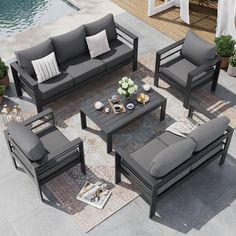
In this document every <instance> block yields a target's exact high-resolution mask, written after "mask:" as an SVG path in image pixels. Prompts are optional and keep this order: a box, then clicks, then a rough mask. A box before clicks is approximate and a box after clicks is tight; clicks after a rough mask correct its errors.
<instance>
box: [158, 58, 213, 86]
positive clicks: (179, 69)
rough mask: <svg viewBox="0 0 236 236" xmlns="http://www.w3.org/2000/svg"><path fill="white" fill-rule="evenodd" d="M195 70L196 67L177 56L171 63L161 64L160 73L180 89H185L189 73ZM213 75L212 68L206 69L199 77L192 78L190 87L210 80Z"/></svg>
mask: <svg viewBox="0 0 236 236" xmlns="http://www.w3.org/2000/svg"><path fill="white" fill-rule="evenodd" d="M196 68H197V66H195V65H194V64H193V63H191V62H190V61H188V60H187V59H185V58H183V57H181V56H178V57H176V58H174V59H172V60H171V61H169V62H167V63H165V64H163V65H162V66H161V68H160V73H162V74H163V75H165V76H166V77H168V78H170V79H172V80H174V81H175V82H176V83H178V84H179V85H181V86H182V87H186V85H187V78H188V74H189V72H191V71H192V70H194V69H196ZM213 75H214V69H213V67H212V68H210V69H208V70H207V71H206V72H203V73H201V74H200V75H198V76H196V77H194V78H193V83H192V85H197V84H199V83H201V82H202V81H204V80H206V79H208V78H211V77H212V76H213Z"/></svg>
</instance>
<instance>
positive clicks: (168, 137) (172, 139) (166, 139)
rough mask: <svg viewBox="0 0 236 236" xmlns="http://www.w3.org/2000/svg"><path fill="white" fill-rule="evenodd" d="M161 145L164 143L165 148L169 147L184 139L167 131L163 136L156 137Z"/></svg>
mask: <svg viewBox="0 0 236 236" xmlns="http://www.w3.org/2000/svg"><path fill="white" fill-rule="evenodd" d="M158 138H159V139H160V140H161V141H162V142H163V143H165V144H166V145H167V146H170V145H172V144H174V143H176V142H179V141H182V140H184V139H185V138H184V137H181V136H179V135H176V134H173V133H171V132H169V131H165V132H164V133H163V134H161V135H160V136H159V137H158Z"/></svg>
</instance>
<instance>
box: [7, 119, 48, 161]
mask: <svg viewBox="0 0 236 236" xmlns="http://www.w3.org/2000/svg"><path fill="white" fill-rule="evenodd" d="M8 130H9V133H10V136H11V138H12V139H13V141H14V142H15V143H16V145H17V146H18V147H19V148H20V149H21V151H22V152H23V153H24V154H25V156H26V157H27V158H28V159H29V160H31V161H37V160H40V159H42V158H43V157H44V156H45V155H46V154H47V151H46V149H45V148H44V146H43V144H42V142H41V141H40V139H39V137H38V136H37V135H36V134H35V133H33V131H32V130H30V129H29V128H28V127H26V126H24V125H23V124H21V123H17V122H15V121H12V122H10V124H9V126H8Z"/></svg>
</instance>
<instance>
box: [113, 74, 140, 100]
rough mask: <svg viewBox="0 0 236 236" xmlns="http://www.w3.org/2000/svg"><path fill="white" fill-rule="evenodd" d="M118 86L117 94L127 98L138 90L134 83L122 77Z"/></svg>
mask: <svg viewBox="0 0 236 236" xmlns="http://www.w3.org/2000/svg"><path fill="white" fill-rule="evenodd" d="M119 85H120V87H119V88H118V90H117V92H118V93H119V94H120V95H124V96H125V97H127V98H128V97H130V96H131V95H132V94H134V93H135V91H137V89H138V85H137V84H135V83H134V81H133V80H132V79H130V78H128V77H123V78H122V79H121V80H120V81H119Z"/></svg>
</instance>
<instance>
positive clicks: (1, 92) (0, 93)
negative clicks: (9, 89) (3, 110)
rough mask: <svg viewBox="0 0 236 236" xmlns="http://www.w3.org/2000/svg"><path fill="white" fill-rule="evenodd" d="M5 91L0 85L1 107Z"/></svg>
mask: <svg viewBox="0 0 236 236" xmlns="http://www.w3.org/2000/svg"><path fill="white" fill-rule="evenodd" d="M5 91H6V86H5V85H0V105H2V103H3V99H4V94H5Z"/></svg>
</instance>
